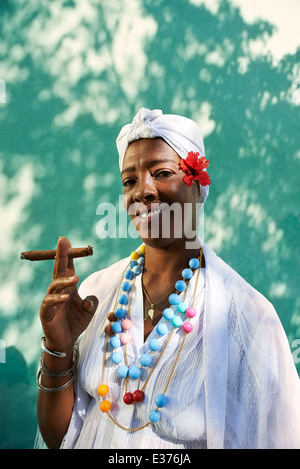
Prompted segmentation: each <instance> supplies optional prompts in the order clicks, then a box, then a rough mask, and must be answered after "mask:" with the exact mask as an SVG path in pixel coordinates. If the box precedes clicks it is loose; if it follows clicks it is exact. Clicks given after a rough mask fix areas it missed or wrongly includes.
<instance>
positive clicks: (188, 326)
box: [182, 321, 193, 333]
mask: <svg viewBox="0 0 300 469" xmlns="http://www.w3.org/2000/svg"><path fill="white" fill-rule="evenodd" d="M182 330H183V331H184V332H187V333H189V332H192V330H193V324H191V323H190V322H189V321H186V322H184V323H183V324H182Z"/></svg>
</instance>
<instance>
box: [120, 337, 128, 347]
mask: <svg viewBox="0 0 300 469" xmlns="http://www.w3.org/2000/svg"><path fill="white" fill-rule="evenodd" d="M120 340H121V342H122V344H124V345H126V344H128V343H129V342H130V335H129V334H121V337H120Z"/></svg>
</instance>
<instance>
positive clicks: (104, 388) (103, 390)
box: [97, 384, 108, 396]
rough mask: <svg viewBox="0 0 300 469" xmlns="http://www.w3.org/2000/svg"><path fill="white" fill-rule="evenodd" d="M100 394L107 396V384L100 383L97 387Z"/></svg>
mask: <svg viewBox="0 0 300 469" xmlns="http://www.w3.org/2000/svg"><path fill="white" fill-rule="evenodd" d="M97 393H98V394H99V396H105V395H106V394H107V393H108V386H107V385H106V384H100V386H98V389H97Z"/></svg>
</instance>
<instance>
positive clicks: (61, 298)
mask: <svg viewBox="0 0 300 469" xmlns="http://www.w3.org/2000/svg"><path fill="white" fill-rule="evenodd" d="M69 298H70V295H68V294H67V293H62V294H58V293H57V294H53V295H46V296H45V298H44V299H43V301H42V310H43V309H44V308H46V309H47V308H50V307H51V306H56V305H58V304H61V303H64V302H66V301H67V300H68V299H69Z"/></svg>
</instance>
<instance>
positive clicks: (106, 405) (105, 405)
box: [100, 401, 111, 412]
mask: <svg viewBox="0 0 300 469" xmlns="http://www.w3.org/2000/svg"><path fill="white" fill-rule="evenodd" d="M110 408H111V404H110V402H109V401H102V402H101V404H100V410H102V412H109V411H110Z"/></svg>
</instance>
